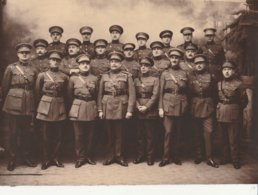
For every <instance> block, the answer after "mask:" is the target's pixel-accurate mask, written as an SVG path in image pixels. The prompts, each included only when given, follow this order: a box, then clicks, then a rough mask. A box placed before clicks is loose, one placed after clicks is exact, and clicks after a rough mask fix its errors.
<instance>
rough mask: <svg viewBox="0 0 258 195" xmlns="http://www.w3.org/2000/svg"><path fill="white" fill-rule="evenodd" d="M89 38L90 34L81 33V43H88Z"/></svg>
mask: <svg viewBox="0 0 258 195" xmlns="http://www.w3.org/2000/svg"><path fill="white" fill-rule="evenodd" d="M90 38H91V33H83V34H82V40H83V41H86V42H87V41H90Z"/></svg>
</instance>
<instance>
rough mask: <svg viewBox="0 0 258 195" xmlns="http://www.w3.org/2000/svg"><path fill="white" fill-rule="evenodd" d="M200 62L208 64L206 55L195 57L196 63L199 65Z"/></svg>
mask: <svg viewBox="0 0 258 195" xmlns="http://www.w3.org/2000/svg"><path fill="white" fill-rule="evenodd" d="M199 62H207V57H206V55H204V54H196V55H195V56H194V63H195V64H197V63H199Z"/></svg>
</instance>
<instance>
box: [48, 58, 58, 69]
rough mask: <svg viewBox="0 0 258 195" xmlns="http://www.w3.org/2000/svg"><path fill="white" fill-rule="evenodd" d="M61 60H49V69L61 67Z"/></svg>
mask: <svg viewBox="0 0 258 195" xmlns="http://www.w3.org/2000/svg"><path fill="white" fill-rule="evenodd" d="M59 63H60V60H59V59H56V58H50V59H49V67H50V68H57V67H58V66H59Z"/></svg>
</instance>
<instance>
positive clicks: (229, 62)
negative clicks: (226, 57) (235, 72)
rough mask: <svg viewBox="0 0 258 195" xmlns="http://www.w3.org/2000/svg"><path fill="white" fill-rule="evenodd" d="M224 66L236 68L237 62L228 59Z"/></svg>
mask: <svg viewBox="0 0 258 195" xmlns="http://www.w3.org/2000/svg"><path fill="white" fill-rule="evenodd" d="M222 68H233V69H235V68H236V64H235V63H234V62H233V61H226V62H224V64H223V65H222Z"/></svg>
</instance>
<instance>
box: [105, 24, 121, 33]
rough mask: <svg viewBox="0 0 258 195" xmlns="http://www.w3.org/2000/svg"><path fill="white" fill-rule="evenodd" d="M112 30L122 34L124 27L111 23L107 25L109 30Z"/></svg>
mask: <svg viewBox="0 0 258 195" xmlns="http://www.w3.org/2000/svg"><path fill="white" fill-rule="evenodd" d="M113 31H118V32H119V33H120V34H123V32H124V29H123V27H122V26H119V25H112V26H110V27H109V32H110V33H111V32H113Z"/></svg>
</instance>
